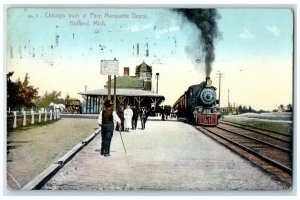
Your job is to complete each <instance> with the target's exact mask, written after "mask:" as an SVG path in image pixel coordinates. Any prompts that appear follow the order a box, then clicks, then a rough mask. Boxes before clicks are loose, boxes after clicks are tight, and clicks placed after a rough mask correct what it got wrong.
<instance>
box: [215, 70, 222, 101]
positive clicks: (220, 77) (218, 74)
mask: <svg viewBox="0 0 300 200" xmlns="http://www.w3.org/2000/svg"><path fill="white" fill-rule="evenodd" d="M216 75H217V78H219V107H221V79H222V78H223V77H224V76H223V75H224V73H221V72H220V71H218V72H217V73H216Z"/></svg>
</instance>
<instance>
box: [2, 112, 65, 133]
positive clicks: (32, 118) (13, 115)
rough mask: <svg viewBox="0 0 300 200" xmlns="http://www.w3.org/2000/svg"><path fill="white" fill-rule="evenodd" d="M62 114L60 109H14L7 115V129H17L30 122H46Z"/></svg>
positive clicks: (58, 117)
mask: <svg viewBox="0 0 300 200" xmlns="http://www.w3.org/2000/svg"><path fill="white" fill-rule="evenodd" d="M60 114H61V113H60V111H59V110H54V111H52V110H50V111H47V110H45V111H43V112H42V111H38V112H34V111H33V110H32V111H29V112H26V111H22V112H17V111H13V112H10V113H9V114H8V115H7V130H11V129H15V128H17V127H21V126H27V125H30V124H36V123H45V122H49V121H52V120H58V119H60Z"/></svg>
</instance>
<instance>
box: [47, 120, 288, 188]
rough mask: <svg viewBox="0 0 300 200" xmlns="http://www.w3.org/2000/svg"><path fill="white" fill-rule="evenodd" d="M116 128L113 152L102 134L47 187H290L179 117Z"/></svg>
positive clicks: (53, 178) (49, 182) (112, 145)
mask: <svg viewBox="0 0 300 200" xmlns="http://www.w3.org/2000/svg"><path fill="white" fill-rule="evenodd" d="M122 138H123V141H124V144H125V147H126V152H127V153H125V151H124V148H123V145H122V141H121V137H120V133H119V132H116V131H115V133H114V136H113V139H112V143H111V156H109V157H104V156H102V155H100V147H101V135H100V134H98V135H97V136H96V137H95V138H94V139H93V140H92V141H91V142H90V143H89V144H88V145H87V146H85V147H84V148H83V149H82V150H81V151H80V152H79V153H78V154H77V155H76V156H75V157H74V158H73V159H72V160H71V161H69V162H68V163H67V164H66V165H65V166H64V167H63V168H62V169H61V170H60V171H58V172H57V174H56V175H55V176H54V177H52V178H51V179H50V180H49V181H48V182H47V183H46V184H45V185H44V187H43V188H42V190H80V191H161V190H167V191H216V190H217V191H220V190H221V191H232V190H234V191H236V190H238V191H249V190H251V191H253V190H263V191H286V190H288V189H289V188H287V186H286V185H285V184H284V183H281V182H279V181H278V180H276V179H275V178H274V177H272V176H271V175H269V174H266V173H265V172H264V171H262V170H260V169H259V168H257V167H256V166H254V165H252V164H251V163H250V162H249V161H247V160H245V159H243V158H241V157H240V156H239V155H237V154H235V153H233V152H231V151H230V150H229V149H227V148H226V147H224V146H222V145H221V144H219V143H217V142H216V141H214V140H213V139H211V138H209V137H208V136H206V135H204V134H203V133H201V132H199V131H198V130H196V129H195V128H194V127H193V126H191V125H189V124H186V123H183V122H180V121H177V120H176V119H171V120H166V121H161V119H160V117H150V118H149V120H148V121H147V123H146V128H145V129H144V130H142V129H141V124H140V121H138V127H137V129H136V130H130V132H122Z"/></svg>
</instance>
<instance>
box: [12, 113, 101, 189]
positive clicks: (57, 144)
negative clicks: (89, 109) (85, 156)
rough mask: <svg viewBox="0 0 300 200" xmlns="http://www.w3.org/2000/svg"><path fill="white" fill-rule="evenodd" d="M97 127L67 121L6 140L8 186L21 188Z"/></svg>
mask: <svg viewBox="0 0 300 200" xmlns="http://www.w3.org/2000/svg"><path fill="white" fill-rule="evenodd" d="M95 128H98V125H97V120H96V119H76V118H72V119H68V118H63V119H60V120H59V121H57V122H55V123H53V124H49V125H46V126H41V127H35V128H32V129H30V130H26V131H17V132H12V133H10V134H9V135H8V137H7V187H8V189H20V187H23V186H24V185H26V184H27V183H28V182H29V181H31V180H32V179H33V178H34V177H35V176H37V175H38V174H40V173H41V172H43V171H44V170H45V169H46V168H47V167H48V166H49V165H50V164H52V163H54V162H56V161H57V160H58V159H59V158H60V157H62V156H63V155H64V154H65V153H67V152H68V151H69V150H70V149H72V148H73V147H74V146H75V145H76V144H78V143H79V142H81V141H82V140H83V139H84V138H85V137H87V136H89V135H90V134H92V133H93V132H94V131H95Z"/></svg>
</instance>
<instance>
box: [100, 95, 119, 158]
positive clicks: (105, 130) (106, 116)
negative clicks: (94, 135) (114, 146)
mask: <svg viewBox="0 0 300 200" xmlns="http://www.w3.org/2000/svg"><path fill="white" fill-rule="evenodd" d="M112 105H113V103H112V101H111V100H107V101H105V103H104V106H105V108H104V109H103V111H101V112H100V114H99V118H98V124H99V126H101V137H102V143H101V155H104V156H105V157H107V156H110V143H111V139H112V136H113V131H114V122H117V123H118V124H119V129H121V128H122V127H121V120H120V118H119V117H118V115H117V113H116V112H115V111H113V108H112Z"/></svg>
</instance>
